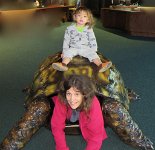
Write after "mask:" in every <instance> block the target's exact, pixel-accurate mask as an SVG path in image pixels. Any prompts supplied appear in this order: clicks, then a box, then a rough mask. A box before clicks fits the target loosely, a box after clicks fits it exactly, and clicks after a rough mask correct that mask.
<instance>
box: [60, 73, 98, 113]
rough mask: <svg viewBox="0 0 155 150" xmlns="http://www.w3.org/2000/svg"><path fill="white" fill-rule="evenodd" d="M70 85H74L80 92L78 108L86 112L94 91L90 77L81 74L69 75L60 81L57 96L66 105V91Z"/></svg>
mask: <svg viewBox="0 0 155 150" xmlns="http://www.w3.org/2000/svg"><path fill="white" fill-rule="evenodd" d="M71 87H74V88H76V89H78V90H79V91H80V92H81V94H82V95H83V101H82V104H81V105H80V107H79V108H80V109H81V110H84V111H85V112H88V111H89V108H90V106H91V103H92V99H93V97H94V96H95V91H96V89H95V86H94V84H93V82H92V81H91V79H90V78H89V77H87V76H83V75H71V76H69V77H68V78H66V79H64V80H63V81H62V82H61V84H60V86H59V93H58V96H59V97H60V100H61V101H62V102H63V103H65V104H66V105H67V104H68V103H67V99H66V91H67V90H69V89H70V88H71Z"/></svg>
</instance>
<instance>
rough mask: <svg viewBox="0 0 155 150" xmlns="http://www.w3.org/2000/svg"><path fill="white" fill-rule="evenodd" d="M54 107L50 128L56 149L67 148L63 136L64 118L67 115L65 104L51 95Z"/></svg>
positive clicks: (66, 149)
mask: <svg viewBox="0 0 155 150" xmlns="http://www.w3.org/2000/svg"><path fill="white" fill-rule="evenodd" d="M53 100H54V103H55V107H54V111H53V115H52V119H51V130H52V134H53V136H54V140H55V144H56V150H69V148H68V146H67V144H66V137H65V132H64V129H65V120H66V115H67V110H66V106H65V105H64V104H62V103H61V102H60V101H59V99H58V97H57V96H55V97H53Z"/></svg>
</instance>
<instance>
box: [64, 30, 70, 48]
mask: <svg viewBox="0 0 155 150" xmlns="http://www.w3.org/2000/svg"><path fill="white" fill-rule="evenodd" d="M69 42H70V33H69V30H68V28H67V29H66V31H65V35H64V41H63V51H66V50H68V49H69Z"/></svg>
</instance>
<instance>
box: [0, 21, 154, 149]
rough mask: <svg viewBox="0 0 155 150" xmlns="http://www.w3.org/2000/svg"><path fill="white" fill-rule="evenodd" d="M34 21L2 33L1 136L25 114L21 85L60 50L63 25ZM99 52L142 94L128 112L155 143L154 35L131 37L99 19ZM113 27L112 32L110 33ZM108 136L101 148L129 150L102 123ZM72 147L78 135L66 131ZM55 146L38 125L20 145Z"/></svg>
mask: <svg viewBox="0 0 155 150" xmlns="http://www.w3.org/2000/svg"><path fill="white" fill-rule="evenodd" d="M69 24H70V23H62V24H61V25H60V26H57V27H55V28H51V27H50V26H48V27H45V26H34V25H32V27H31V28H30V29H24V30H22V31H20V32H15V31H9V32H7V31H5V32H2V33H1V36H0V141H2V139H3V138H4V137H5V135H6V134H7V132H8V131H9V129H10V128H11V127H12V126H13V125H14V124H15V122H16V121H17V120H18V119H19V118H20V117H21V116H22V114H23V113H24V106H23V103H24V96H25V95H24V94H23V93H22V89H23V88H24V87H26V86H27V85H29V84H31V81H32V79H33V75H34V73H35V71H36V70H37V68H38V66H39V64H40V63H41V62H42V61H43V60H44V59H45V58H46V57H47V56H48V55H51V54H54V53H55V52H58V51H61V50H62V42H63V35H64V31H65V28H66V27H67V25H69ZM94 31H95V34H96V38H97V41H98V47H99V51H100V52H102V53H103V54H104V55H105V56H106V57H108V58H109V59H111V60H112V62H113V64H115V65H116V67H117V68H118V70H119V71H120V72H121V74H122V77H123V79H124V82H125V85H126V86H127V87H129V88H132V89H134V90H135V91H136V92H137V93H138V94H139V95H140V97H141V100H140V101H137V102H133V103H132V104H131V106H130V114H131V116H132V117H133V119H134V120H135V121H136V122H137V124H138V125H139V126H140V128H141V129H142V131H143V132H144V133H145V135H146V136H148V137H149V138H150V139H151V140H152V141H153V142H155V134H154V132H155V126H154V124H155V115H154V114H155V109H154V108H155V78H154V76H155V67H154V64H155V58H154V57H155V40H154V39H148V38H140V37H136V38H135V37H131V36H127V35H124V34H122V33H121V32H118V31H117V34H115V33H116V31H114V30H105V29H104V28H103V27H102V25H101V24H100V23H99V22H98V23H97V25H96V26H95V28H94ZM112 31H113V32H112ZM106 131H107V133H108V139H107V140H106V141H104V142H103V146H102V150H132V149H133V148H131V147H130V146H128V145H126V144H124V143H123V142H122V141H120V139H119V138H118V136H117V135H116V134H115V133H114V132H113V131H112V130H111V129H110V128H106ZM67 143H68V145H69V146H70V149H71V150H83V149H84V147H85V142H84V140H83V138H82V137H81V136H80V135H79V136H67ZM51 149H54V140H53V137H52V134H51V132H50V131H49V130H47V129H46V128H41V129H40V130H39V131H38V133H37V134H36V135H34V137H33V138H32V140H31V141H30V142H29V143H28V144H27V145H26V147H25V148H24V150H51Z"/></svg>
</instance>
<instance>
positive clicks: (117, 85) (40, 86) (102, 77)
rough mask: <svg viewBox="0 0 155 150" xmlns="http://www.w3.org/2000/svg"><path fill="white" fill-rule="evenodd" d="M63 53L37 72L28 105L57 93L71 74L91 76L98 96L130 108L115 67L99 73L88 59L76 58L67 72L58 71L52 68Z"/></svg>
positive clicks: (125, 91) (102, 59)
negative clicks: (65, 78) (62, 82)
mask: <svg viewBox="0 0 155 150" xmlns="http://www.w3.org/2000/svg"><path fill="white" fill-rule="evenodd" d="M99 57H100V59H101V61H102V62H105V61H107V58H105V57H104V56H103V55H102V54H99ZM61 61H62V59H61V53H60V52H59V53H57V54H55V55H53V56H49V57H48V58H46V59H45V60H44V61H43V63H42V64H41V65H40V67H39V69H38V71H37V72H36V74H35V76H34V79H33V82H32V84H31V86H30V87H29V88H28V90H27V91H28V95H27V98H26V105H28V104H29V103H31V102H32V101H34V100H36V99H37V97H40V96H46V97H48V96H50V95H54V94H56V93H57V89H58V88H57V86H58V84H59V83H60V82H61V80H62V79H63V78H64V77H66V76H68V75H71V74H79V75H87V76H89V77H90V78H91V79H92V80H93V81H94V83H95V84H96V87H97V94H98V95H100V96H104V97H110V98H112V99H114V100H117V101H119V102H121V103H122V104H124V106H125V107H126V108H128V104H129V100H128V93H127V90H126V89H125V87H124V83H123V80H122V77H121V76H120V73H119V72H118V70H117V69H116V68H115V66H114V65H113V66H112V67H111V68H110V69H108V70H107V71H105V72H103V73H99V72H98V67H97V66H96V65H95V64H94V63H91V62H89V60H88V59H87V58H84V57H81V56H76V57H74V58H73V59H72V61H71V62H70V63H69V64H68V67H69V69H68V70H67V71H65V72H61V71H57V70H55V69H53V68H52V63H54V62H61Z"/></svg>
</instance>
